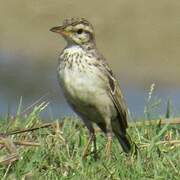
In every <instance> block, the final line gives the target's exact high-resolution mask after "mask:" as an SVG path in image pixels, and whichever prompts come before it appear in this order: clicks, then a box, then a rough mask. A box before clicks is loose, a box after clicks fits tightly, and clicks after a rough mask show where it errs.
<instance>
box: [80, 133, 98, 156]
mask: <svg viewBox="0 0 180 180" xmlns="http://www.w3.org/2000/svg"><path fill="white" fill-rule="evenodd" d="M92 141H93V144H94V148H95V149H96V139H95V133H94V131H93V132H92V131H91V132H90V137H89V139H88V142H87V144H86V146H85V148H84V150H83V153H82V157H83V158H85V157H86V156H87V155H88V148H89V145H90V144H91V142H92Z"/></svg>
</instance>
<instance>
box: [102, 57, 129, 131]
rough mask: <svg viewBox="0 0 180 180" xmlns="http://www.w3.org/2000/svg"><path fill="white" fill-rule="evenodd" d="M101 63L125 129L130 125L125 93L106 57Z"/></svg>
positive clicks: (120, 120)
mask: <svg viewBox="0 0 180 180" xmlns="http://www.w3.org/2000/svg"><path fill="white" fill-rule="evenodd" d="M101 59H102V57H101ZM99 63H100V64H99V66H100V68H101V70H102V71H103V73H104V74H105V75H106V77H107V79H108V82H109V83H108V91H109V95H110V97H111V99H112V101H113V103H114V105H115V107H116V109H117V112H118V119H119V122H120V125H121V127H122V129H124V130H125V129H126V128H127V127H128V124H127V107H126V104H125V101H124V99H123V95H122V93H121V90H120V87H119V83H118V82H117V80H116V78H115V76H114V75H113V72H112V70H111V69H110V67H109V65H108V64H107V62H106V61H105V59H103V61H99Z"/></svg>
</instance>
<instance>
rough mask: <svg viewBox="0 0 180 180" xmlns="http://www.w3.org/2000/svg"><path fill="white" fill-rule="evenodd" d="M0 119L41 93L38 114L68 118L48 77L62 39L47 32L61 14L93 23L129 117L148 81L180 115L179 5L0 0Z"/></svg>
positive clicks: (140, 108)
mask: <svg viewBox="0 0 180 180" xmlns="http://www.w3.org/2000/svg"><path fill="white" fill-rule="evenodd" d="M0 2H1V6H0V116H2V115H6V114H7V113H11V114H13V113H15V112H16V110H17V106H18V104H19V99H20V97H21V96H22V99H23V107H27V106H28V105H30V104H32V103H33V102H34V101H36V100H37V99H38V98H40V97H42V96H44V95H45V96H46V94H47V93H49V94H48V97H47V98H48V101H49V102H50V105H49V107H48V109H47V110H46V111H47V112H46V113H45V115H44V116H45V117H46V118H48V117H49V116H53V117H61V116H64V115H67V114H72V111H71V110H70V108H69V107H68V105H67V103H66V102H65V99H64V97H63V95H62V93H61V89H60V87H59V85H58V82H57V78H56V66H57V58H58V54H59V53H60V51H61V50H62V48H63V47H64V46H65V41H64V39H62V38H61V37H60V36H58V35H56V34H54V33H52V32H50V31H49V29H50V28H51V27H53V26H55V25H59V24H61V22H62V21H63V19H64V18H67V17H85V18H86V19H88V20H89V21H91V23H92V24H93V25H94V28H95V32H96V41H97V45H98V48H99V49H100V51H101V52H102V54H104V56H105V57H106V58H107V60H108V62H109V64H110V65H111V67H112V69H113V71H114V73H115V74H116V76H117V78H118V79H119V81H120V82H121V83H120V84H121V88H122V90H123V93H124V96H125V99H126V102H127V104H128V106H129V109H130V111H131V113H132V114H133V116H135V117H140V116H142V115H143V113H144V106H145V102H146V99H147V98H148V92H149V89H150V86H151V84H152V83H155V91H154V96H156V97H158V98H161V105H160V106H161V108H160V111H161V112H162V113H163V112H164V111H165V107H166V102H167V99H168V98H169V99H171V101H172V104H173V111H174V113H175V114H178V113H179V112H180V1H178V0H171V1H169V0H158V1H144V0H136V1H132V0H114V1H107V2H105V1H104V0H99V1H95V0H91V1H84V0H77V1H73V0H68V1H67V0H61V1H60V0H31V1H29V0H14V1H12V0H6V1H3V0H0Z"/></svg>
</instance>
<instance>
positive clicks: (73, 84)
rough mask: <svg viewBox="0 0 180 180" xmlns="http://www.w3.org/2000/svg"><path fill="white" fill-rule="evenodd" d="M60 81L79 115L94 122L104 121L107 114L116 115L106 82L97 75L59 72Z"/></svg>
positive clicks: (67, 71) (69, 71)
mask: <svg viewBox="0 0 180 180" xmlns="http://www.w3.org/2000/svg"><path fill="white" fill-rule="evenodd" d="M59 80H60V84H61V86H62V88H63V90H64V94H65V96H66V98H67V100H68V102H69V103H70V104H71V105H73V107H75V110H76V111H77V112H78V113H80V114H83V115H85V116H86V115H87V116H88V117H89V118H90V119H91V120H92V121H94V122H99V121H102V117H103V116H104V114H105V113H113V114H115V113H116V112H115V109H114V105H113V103H112V101H111V99H110V97H109V95H108V94H107V89H106V84H105V83H106V82H105V81H103V80H102V79H101V78H100V77H99V76H98V75H97V74H94V73H92V72H77V71H71V70H64V71H63V72H59Z"/></svg>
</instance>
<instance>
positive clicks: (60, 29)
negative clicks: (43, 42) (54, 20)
mask: <svg viewBox="0 0 180 180" xmlns="http://www.w3.org/2000/svg"><path fill="white" fill-rule="evenodd" d="M50 31H52V32H55V33H58V34H61V35H64V36H67V35H68V34H69V32H67V31H66V30H64V27H63V26H56V27H53V28H51V29H50Z"/></svg>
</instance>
